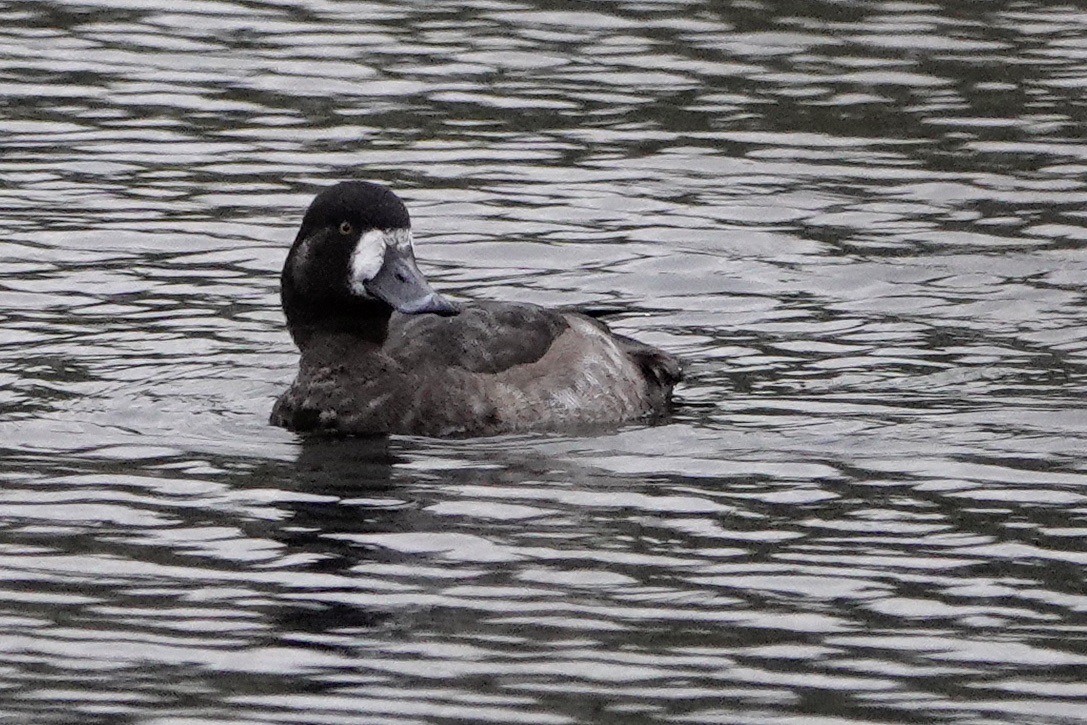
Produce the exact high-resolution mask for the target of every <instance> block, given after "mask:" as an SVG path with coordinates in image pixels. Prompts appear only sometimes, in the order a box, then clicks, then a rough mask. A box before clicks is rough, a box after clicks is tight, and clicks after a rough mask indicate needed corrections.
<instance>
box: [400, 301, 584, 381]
mask: <svg viewBox="0 0 1087 725" xmlns="http://www.w3.org/2000/svg"><path fill="white" fill-rule="evenodd" d="M568 327H569V324H568V322H567V321H566V316H565V315H564V314H563V313H561V312H559V311H555V310H547V309H544V308H542V307H538V306H536V305H530V304H518V303H509V302H476V303H472V304H469V305H465V306H464V307H463V308H462V310H461V312H460V314H458V315H456V316H453V317H439V316H438V315H402V314H399V313H394V314H393V316H392V318H391V319H390V320H389V334H388V338H387V339H386V342H385V345H384V346H383V351H384V352H385V353H386V354H388V355H389V356H390V357H391V358H393V359H394V360H396V361H397V362H398V363H400V364H401V365H404V366H405V367H407V368H409V369H414V368H422V367H428V366H432V365H433V366H439V367H459V368H463V369H465V370H468V371H471V372H477V373H498V372H502V371H503V370H507V369H509V368H511V367H514V366H516V365H526V364H528V363H533V362H536V361H537V360H539V359H540V358H541V357H543V356H544V354H545V353H546V352H547V351H548V349H549V348H550V347H551V345H552V343H554V341H555V340H556V338H558V337H559V335H561V334H562V333H563V332H565V331H566V330H567V329H568Z"/></svg>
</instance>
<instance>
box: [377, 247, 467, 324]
mask: <svg viewBox="0 0 1087 725" xmlns="http://www.w3.org/2000/svg"><path fill="white" fill-rule="evenodd" d="M365 286H366V291H367V292H369V293H370V294H371V295H373V296H374V297H377V298H378V299H379V300H384V301H385V302H387V303H388V304H389V305H390V306H392V308H393V309H394V310H397V311H398V312H403V313H405V314H409V315H420V314H424V313H431V314H435V315H455V314H457V313H458V312H459V311H460V310H459V309H458V308H457V306H456V305H454V304H453V303H452V302H450V301H449V300H447V299H446V298H444V297H442V296H441V295H440V294H438V293H437V292H436V291H435V290H434V288H433V287H431V286H430V283H429V282H427V280H426V277H424V276H423V273H422V272H420V271H419V267H418V266H416V264H415V256H414V255H413V254H412V253H411V252H404V251H400V250H398V249H395V248H393V247H390V248H389V249H387V250H386V251H385V261H384V263H383V264H382V265H381V269H379V270H378V271H377V274H376V275H374V278H373V279H371V280H369V281H368V282H366V283H365Z"/></svg>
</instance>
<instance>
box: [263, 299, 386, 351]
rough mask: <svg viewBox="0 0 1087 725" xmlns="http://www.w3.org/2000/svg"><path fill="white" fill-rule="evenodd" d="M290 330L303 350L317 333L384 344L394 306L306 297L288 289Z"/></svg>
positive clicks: (286, 302)
mask: <svg viewBox="0 0 1087 725" xmlns="http://www.w3.org/2000/svg"><path fill="white" fill-rule="evenodd" d="M283 312H284V313H286V315H287V329H289V330H290V332H291V338H292V339H293V340H294V344H295V345H298V348H299V349H300V350H302V349H305V347H306V345H307V344H309V343H310V341H311V340H312V339H313V338H314V337H316V336H323V335H348V336H351V337H353V338H356V339H357V340H358V341H359V342H360V343H370V344H373V345H377V346H379V347H380V346H381V345H382V344H383V343H384V342H385V338H386V336H387V335H388V332H389V317H390V316H392V308H391V307H389V306H388V305H387V304H385V303H384V302H380V301H378V300H360V299H358V298H348V299H339V300H302V299H299V298H297V297H296V296H294V295H291V294H289V293H288V292H287V291H286V290H284V294H283Z"/></svg>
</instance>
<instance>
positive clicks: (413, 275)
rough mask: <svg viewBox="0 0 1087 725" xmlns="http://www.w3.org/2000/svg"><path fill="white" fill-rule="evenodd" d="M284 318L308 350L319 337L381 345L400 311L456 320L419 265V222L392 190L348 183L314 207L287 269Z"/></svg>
mask: <svg viewBox="0 0 1087 725" xmlns="http://www.w3.org/2000/svg"><path fill="white" fill-rule="evenodd" d="M281 282H282V288H281V294H282V300H283V311H284V312H285V313H286V315H287V325H288V327H289V328H290V331H291V336H292V337H293V338H294V341H295V342H296V343H297V344H298V345H299V346H300V347H301V346H302V345H303V344H304V343H305V341H306V339H308V337H309V336H310V335H312V334H313V333H314V332H319V331H323V332H345V333H351V334H356V335H359V336H361V337H363V338H365V339H367V340H369V341H372V342H375V343H378V344H380V343H381V342H382V341H383V340H384V339H385V334H386V331H387V327H388V321H389V316H390V315H391V314H392V311H393V310H398V311H400V312H404V313H407V314H423V313H433V314H438V315H455V314H456V313H457V307H456V306H455V305H454V304H453V303H451V302H450V301H449V300H447V299H445V298H444V297H442V296H441V295H439V294H438V293H437V292H436V291H434V289H433V288H432V287H431V286H430V283H428V282H427V280H426V278H425V277H424V276H423V273H422V272H420V271H419V267H418V266H417V265H416V263H415V251H414V249H413V246H412V237H411V219H410V218H409V216H408V210H407V209H406V208H405V207H404V204H403V202H401V201H400V199H399V198H398V197H397V196H396V194H394V193H393V192H391V191H390V190H389V189H386V188H385V187H384V186H381V185H379V184H371V183H369V182H365V181H345V182H341V183H339V184H336V185H335V186H332V187H330V188H328V189H325V190H324V191H322V192H321V193H320V194H318V195H317V198H315V199H314V200H313V203H312V204H310V206H309V209H308V210H306V215H305V216H304V217H303V219H302V228H301V229H299V231H298V236H296V237H295V240H294V245H293V246H292V247H291V251H290V253H289V254H288V255H287V262H286V263H285V264H284V265H283V275H282V278H281Z"/></svg>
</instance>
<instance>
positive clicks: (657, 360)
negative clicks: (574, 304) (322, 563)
mask: <svg viewBox="0 0 1087 725" xmlns="http://www.w3.org/2000/svg"><path fill="white" fill-rule="evenodd" d="M280 296H281V302H282V306H283V312H284V314H285V316H286V319H287V328H288V331H289V332H290V335H291V338H292V340H293V341H294V344H295V345H296V346H297V347H298V349H299V351H300V354H301V357H300V359H299V364H298V373H297V375H296V377H295V379H294V381H293V382H292V383H291V385H290V387H288V388H287V390H286V391H284V392H283V393H282V395H280V396H279V398H278V399H277V400H276V402H275V405H274V406H273V409H272V414H271V421H270V422H271V423H272V424H273V425H277V426H281V427H283V428H287V429H288V430H292V431H297V432H299V433H315V432H317V433H330V434H344V435H360V436H374V435H411V436H427V437H437V438H446V437H473V436H493V435H500V434H509V433H521V432H531V431H545V430H550V431H562V430H568V429H576V428H583V427H586V426H617V425H619V424H622V423H628V422H632V421H637V420H639V419H645V420H649V419H660V418H661V417H662V416H663V415H664V414H666V413H667V412H668V411H669V409H670V406H671V402H672V391H673V388H674V386H675V385H676V383H678V382H679V381H680V380H681V379H682V366H681V364H680V362H679V360H678V359H677V358H676V357H675V356H674V355H672V354H670V353H668V352H665V351H663V350H660V349H658V348H656V347H653V346H650V345H647V344H644V343H641V342H638V341H636V340H634V339H632V338H629V337H626V336H623V335H620V334H616V333H615V332H612V331H611V330H610V329H609V328H608V326H607V325H606V324H605V323H604V322H603V321H601V320H600V319H599V315H593V314H590V313H586V312H579V311H576V310H574V309H566V308H555V309H551V308H545V307H541V306H538V305H534V304H529V303H525V302H492V301H471V302H454V301H451V300H450V299H448V298H447V297H445V296H444V295H442V294H440V293H439V292H438V291H436V290H435V289H434V288H433V287H432V286H431V284H430V283H429V282H428V281H427V279H426V277H425V276H424V275H423V273H422V272H421V271H420V269H419V267H418V264H417V263H416V260H415V249H414V242H413V238H412V229H411V220H410V217H409V214H408V210H407V208H406V207H405V205H404V203H403V202H402V201H401V200H400V198H399V197H398V196H397V195H396V194H395V193H393V191H391V190H390V189H389V188H387V187H385V186H382V185H380V184H377V183H372V182H368V181H357V180H353V181H343V182H340V183H338V184H335V185H334V186H331V187H328V188H326V189H324V190H322V191H321V192H320V193H318V194H317V196H316V198H314V200H313V202H312V203H311V204H310V205H309V208H308V209H307V210H306V212H305V214H304V216H303V218H302V225H301V228H300V229H299V231H298V234H297V235H296V237H295V239H294V243H293V244H292V246H291V248H290V251H289V252H288V253H287V258H286V261H285V262H284V265H283V272H282V274H281V277H280Z"/></svg>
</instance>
